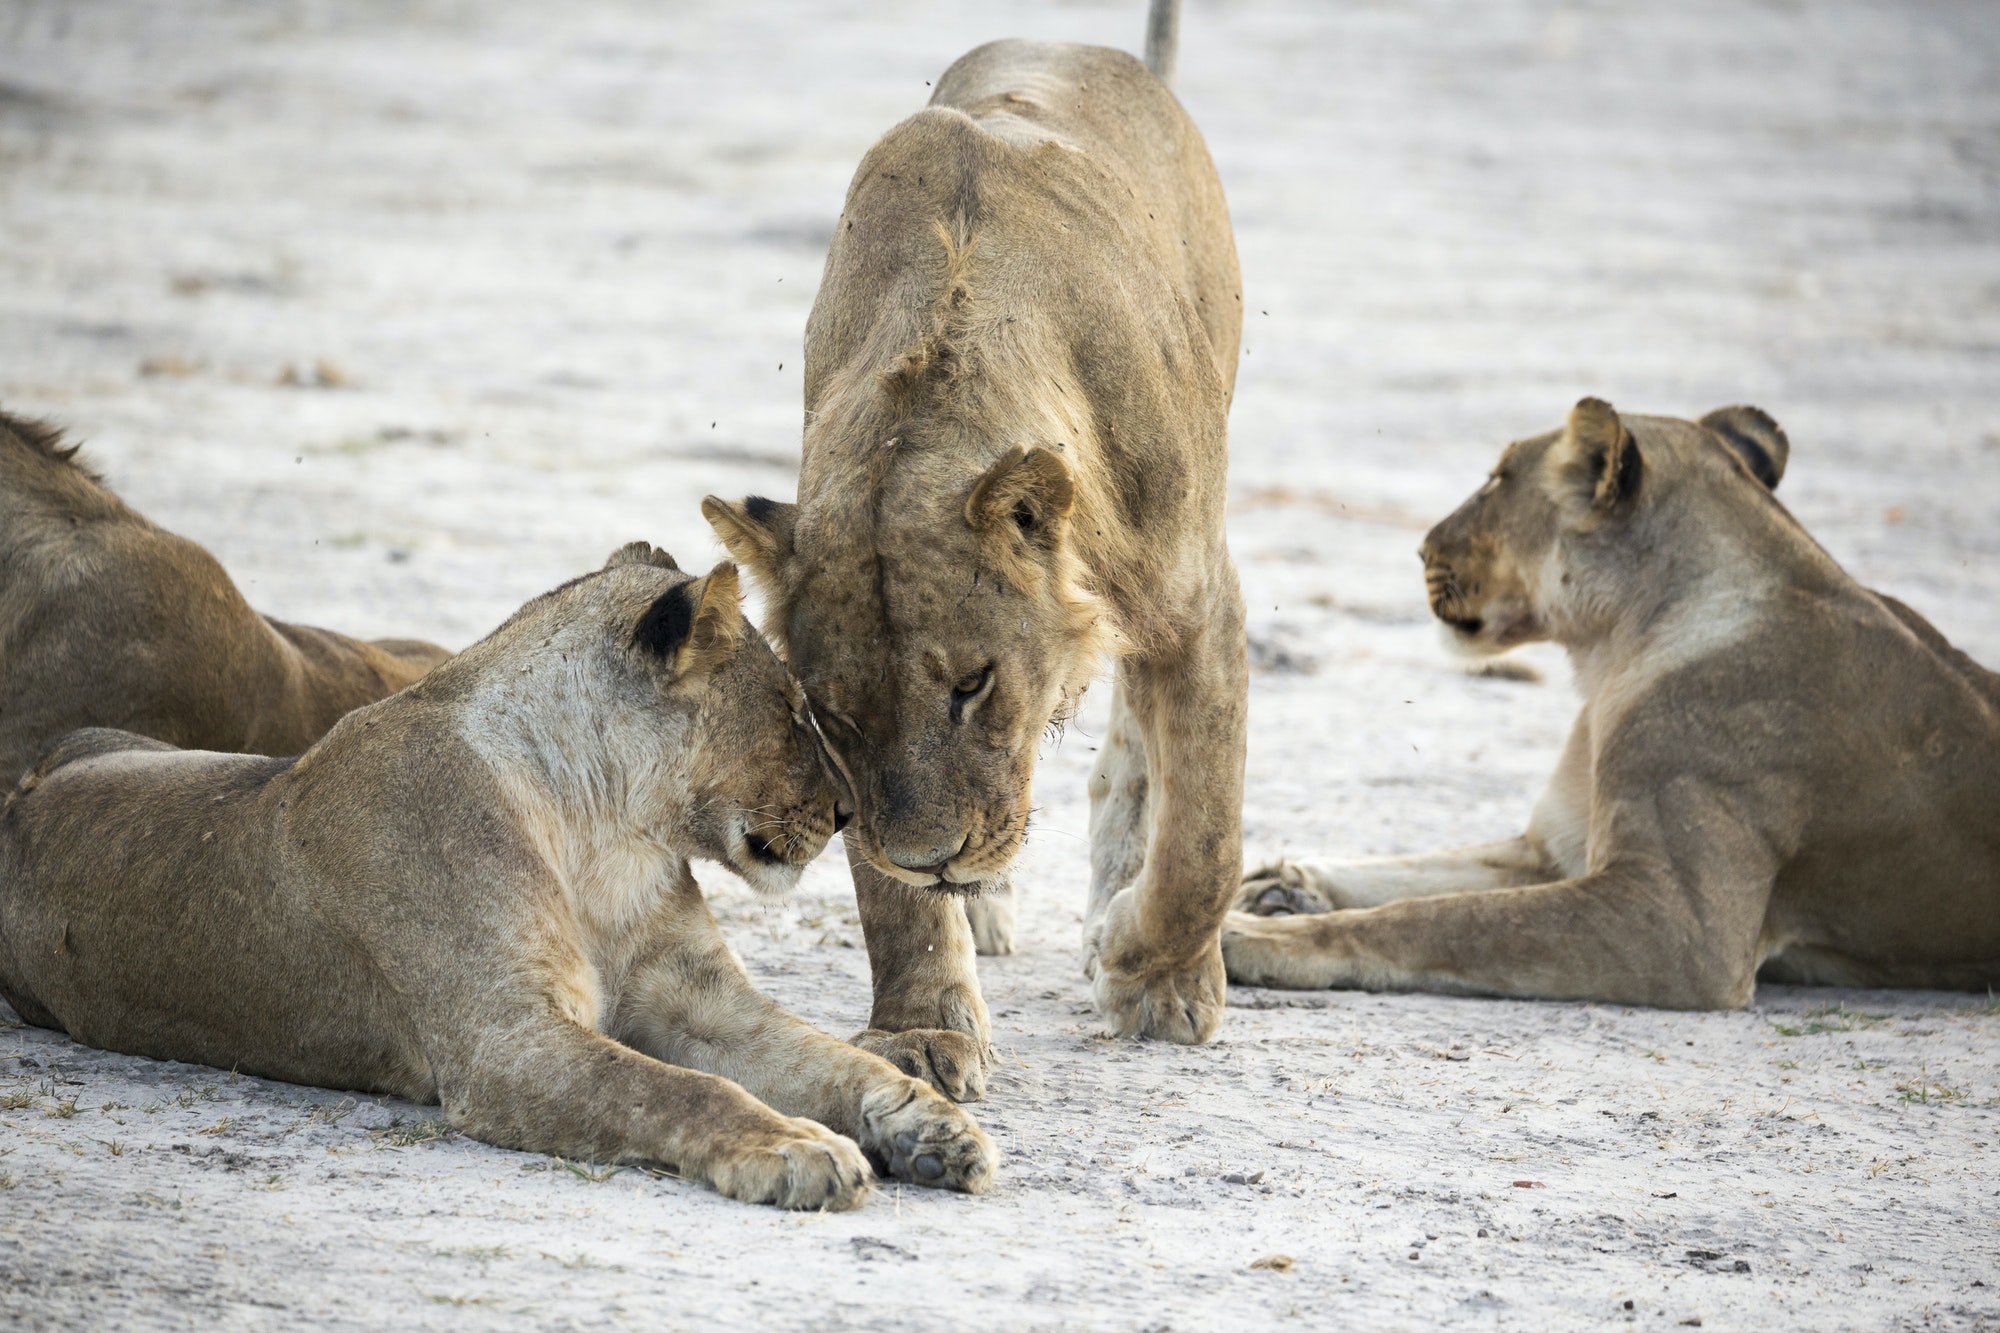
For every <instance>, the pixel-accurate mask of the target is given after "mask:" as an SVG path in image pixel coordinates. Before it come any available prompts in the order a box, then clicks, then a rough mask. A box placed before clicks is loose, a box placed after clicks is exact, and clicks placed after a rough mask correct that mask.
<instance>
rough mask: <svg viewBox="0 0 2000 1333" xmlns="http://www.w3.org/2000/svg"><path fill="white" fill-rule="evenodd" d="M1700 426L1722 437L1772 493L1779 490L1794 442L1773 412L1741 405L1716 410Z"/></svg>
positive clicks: (1745, 404)
mask: <svg viewBox="0 0 2000 1333" xmlns="http://www.w3.org/2000/svg"><path fill="white" fill-rule="evenodd" d="M1698 424H1699V425H1700V426H1701V427H1702V428H1703V429H1705V430H1708V431H1710V432H1712V433H1713V434H1715V435H1718V436H1720V437H1721V438H1722V441H1723V443H1725V444H1727V445H1728V446H1729V447H1730V448H1731V449H1733V450H1734V451H1735V452H1736V454H1737V456H1738V457H1739V458H1741V459H1742V460H1743V462H1744V464H1745V466H1747V467H1748V468H1749V469H1750V471H1751V473H1752V474H1753V475H1754V476H1755V477H1756V478H1757V480H1759V481H1761V482H1763V483H1764V485H1765V486H1766V487H1768V488H1769V489H1771V490H1776V489H1777V488H1778V483H1779V481H1781V480H1782V479H1783V478H1784V475H1785V464H1786V462H1787V461H1789V460H1790V458H1791V453H1792V442H1791V440H1790V439H1788V438H1787V437H1786V435H1785V430H1784V427H1782V426H1780V425H1779V424H1778V423H1777V421H1776V420H1775V419H1774V418H1773V417H1772V416H1771V414H1770V413H1769V412H1766V411H1765V410H1764V409H1763V408H1761V407H1751V406H1750V405H1749V404H1747V403H1739V404H1737V405H1735V406H1733V407H1718V408H1716V409H1715V410H1714V411H1713V412H1710V413H1709V414H1708V415H1706V416H1704V417H1703V418H1702V419H1701V421H1700V422H1699V423H1698Z"/></svg>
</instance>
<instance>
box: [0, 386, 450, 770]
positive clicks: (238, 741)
mask: <svg viewBox="0 0 2000 1333" xmlns="http://www.w3.org/2000/svg"><path fill="white" fill-rule="evenodd" d="M0 588H4V590H5V591H4V592H0V782H4V783H5V784H7V785H12V784H13V782H14V781H15V780H16V779H17V778H19V777H20V776H21V774H22V772H24V771H25V770H26V769H27V767H28V765H29V764H31V763H33V762H34V761H35V759H36V757H37V756H39V755H40V754H42V753H43V752H44V751H45V750H47V749H48V748H49V746H50V745H52V744H54V743H55V740H56V738H57V737H58V736H61V735H62V734H63V733H64V732H67V731H70V730H73V729H75V728H77V727H120V728H123V729H124V730H126V731H136V732H138V733H140V734H141V735H145V736H151V737H153V738H154V739H156V740H163V741H167V742H169V743H171V744H173V745H180V746H185V747H188V748H191V749H202V750H233V751H244V752H248V753H252V754H272V755H277V754H297V753H298V752H299V751H301V750H303V749H305V748H306V747H307V746H308V745H311V744H312V743H313V742H314V741H316V740H318V739H319V738H320V737H321V736H323V735H325V734H326V729H327V728H328V727H330V726H332V725H333V724H334V722H335V721H336V720H338V719H339V718H340V717H341V715H342V714H344V713H346V712H348V711H349V710H350V709H354V708H359V707H360V706H361V705H362V704H367V703H373V702H375V701H376V700H377V699H380V698H383V697H384V696H386V695H389V694H393V693H395V692H396V691H397V690H400V689H402V688H403V687H404V686H405V685H408V684H409V683H410V682H411V681H413V680H416V679H417V678H418V677H420V676H422V675H423V674H424V673H425V672H426V671H429V670H430V669H431V668H432V667H434V666H436V665H437V664H438V663H439V662H442V661H444V660H445V658H447V657H449V656H450V655H451V654H449V653H447V652H446V651H445V650H444V649H442V648H439V647H436V646H434V645H432V644H428V643H418V642H416V641H415V640H411V639H378V640H376V641H375V642H373V643H363V642H361V641H360V640H357V639H350V638H348V637H347V636H346V635H344V634H335V633H332V632H331V631H329V630H323V629H313V628H312V627H311V626H308V625H287V624H285V623H284V622H282V621H277V620H271V619H269V618H268V617H265V616H260V615H258V614H257V613H256V612H255V611H252V610H251V609H250V607H249V606H248V605H247V604H246V603H245V602H244V600H243V597H242V595H241V594H240V593H238V592H237V591H236V585H235V584H233V583H231V582H230V581H229V575H227V574H225V573H224V572H223V571H222V566H221V565H219V564H217V563H216V562H215V558H214V557H213V556H211V555H209V553H208V552H207V551H204V550H203V549H202V548H201V547H199V546H196V545H195V544H194V543H193V542H191V541H188V540H187V539H185V538H182V537H176V536H175V535H174V534H173V533H171V532H166V531H164V530H162V529H160V528H157V527H155V526H153V524H151V523H149V522H147V521H146V520H145V519H144V518H143V517H141V516H140V515H138V514H136V513H134V512H133V511H132V510H130V509H128V508H126V506H125V505H124V504H123V503H121V502H120V501H119V499H118V497H117V496H115V495H113V494H112V493H111V492H110V491H109V490H107V489H106V488H105V486H104V483H103V482H102V481H101V480H99V479H98V478H97V477H96V476H95V475H93V474H92V473H91V472H89V471H88V470H86V469H85V468H84V467H83V466H82V465H81V464H80V463H79V462H77V459H76V450H75V448H74V447H67V448H66V447H64V446H63V443H62V437H61V435H60V433H59V432H57V431H56V430H54V429H53V428H51V427H49V426H47V425H44V424H41V423H38V422H33V421H24V420H22V419H21V418H19V417H10V416H7V415H6V414H4V413H0Z"/></svg>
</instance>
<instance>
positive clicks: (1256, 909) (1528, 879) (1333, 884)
mask: <svg viewBox="0 0 2000 1333" xmlns="http://www.w3.org/2000/svg"><path fill="white" fill-rule="evenodd" d="M1555 878H1557V874H1556V870H1555V867H1554V866H1552V865H1550V864H1549V861H1548V858H1547V856H1545V855H1544V854H1543V852H1542V849H1541V848H1540V847H1539V846H1537V845H1536V844H1535V843H1533V842H1531V841H1530V840H1529V839H1527V838H1526V837H1519V838H1509V839H1507V840H1506V841H1504V842H1489V843H1484V844H1481V845H1480V846H1477V847H1458V848H1454V849H1452V850H1450V851H1443V852H1421V853H1418V854H1417V855H1415V856H1373V857H1365V858H1359V859H1355V860H1345V861H1343V860H1338V859H1335V858H1332V857H1298V858H1288V859H1286V860H1283V861H1278V862H1274V863H1273V864H1271V865H1267V866H1262V867H1259V868H1258V869H1256V870H1253V871H1251V872H1250V873H1249V874H1247V875H1245V876H1244V877H1243V887H1242V889H1241V890H1239V891H1238V893H1237V895H1236V908H1237V910H1239V911H1244V912H1253V913H1255V914H1257V915H1258V916H1285V915H1298V916H1304V915H1309V914H1311V913H1314V912H1333V911H1340V910H1342V909H1348V908H1359V907H1380V906H1381V905H1382V904H1383V903H1391V902H1399V901H1401V900H1403V899H1405V898H1434V897H1438V896H1440V895H1442V894H1447V893H1476V892H1479V891H1480V890H1483V889H1512V888H1520V887H1522V886H1524V885H1528V884H1545V883H1547V882H1548V881H1550V880H1553V879H1555Z"/></svg>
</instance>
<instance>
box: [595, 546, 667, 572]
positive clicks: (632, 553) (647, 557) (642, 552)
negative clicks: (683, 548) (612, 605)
mask: <svg viewBox="0 0 2000 1333" xmlns="http://www.w3.org/2000/svg"><path fill="white" fill-rule="evenodd" d="M620 565H652V566H653V567H655V568H656V569H671V570H673V571H674V572H675V573H679V572H680V566H679V565H677V564H675V563H674V558H673V557H672V556H670V555H668V554H667V553H666V552H665V551H662V550H661V549H660V548H659V547H657V546H655V545H653V544H652V543H651V542H626V543H625V544H624V545H623V546H621V547H619V548H618V549H617V550H615V551H613V552H612V553H611V555H610V557H609V558H608V559H607V560H605V562H604V567H605V568H606V569H616V568H617V567H618V566H620Z"/></svg>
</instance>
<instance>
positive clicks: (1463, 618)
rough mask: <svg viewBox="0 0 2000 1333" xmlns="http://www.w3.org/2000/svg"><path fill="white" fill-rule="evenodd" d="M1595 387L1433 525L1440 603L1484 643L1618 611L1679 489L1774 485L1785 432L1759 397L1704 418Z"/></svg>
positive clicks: (1438, 607)
mask: <svg viewBox="0 0 2000 1333" xmlns="http://www.w3.org/2000/svg"><path fill="white" fill-rule="evenodd" d="M1633 421H1634V422H1635V423H1639V424H1640V425H1641V428H1642V429H1644V430H1645V431H1646V432H1647V437H1646V443H1645V446H1644V448H1643V449H1642V448H1641V442H1640V440H1639V437H1638V436H1637V435H1635V434H1634V433H1633V430H1632V428H1631V427H1630V426H1628V425H1627V424H1626V423H1625V422H1624V421H1622V420H1620V418H1619V416H1618V414H1617V413H1616V412H1615V411H1613V410H1612V408H1611V405H1610V404H1608V403H1605V402H1602V401H1600V400H1599V399H1596V398H1585V399H1583V400H1582V401H1581V402H1579V403H1578V404H1577V405H1576V406H1575V408H1573V409H1572V410H1571V412H1570V416H1569V421H1568V423H1567V424H1566V425H1565V426H1564V427H1563V429H1561V430H1558V431H1551V432H1549V433H1548V434H1546V435H1538V436H1536V437H1535V438H1533V439H1530V440H1521V441H1518V442H1517V443H1514V444H1510V445H1508V446H1507V449H1506V452H1505V453H1503V454H1502V455H1501V457H1500V462H1499V464H1498V465H1497V466H1496V467H1495V468H1494V469H1493V471H1492V473H1491V474H1489V475H1488V477H1487V479H1486V483H1485V485H1483V486H1481V487H1480V488H1479V489H1478V490H1477V491H1475V492H1474V493H1473V495H1472V497H1471V498H1470V499H1468V500H1467V501H1466V502H1465V503H1464V504H1462V505H1460V506H1459V507H1458V508H1457V509H1456V510H1455V511H1453V513H1452V514H1451V515H1450V516H1449V517H1448V518H1446V519H1445V520H1444V521H1443V522H1441V523H1439V524H1438V525H1437V526H1436V527H1434V528H1432V529H1431V530H1430V532H1429V534H1427V535H1426V536H1425V538H1424V541H1423V545H1422V547H1420V548H1419V552H1418V553H1419V554H1420V555H1421V556H1422V558H1423V562H1424V583H1425V587H1426V590H1427V592H1428V593H1429V596H1430V605H1431V612H1432V614H1433V615H1435V616H1436V617H1437V618H1438V619H1439V620H1440V621H1441V622H1443V623H1444V625H1445V626H1446V627H1447V628H1448V630H1449V632H1450V634H1451V637H1452V641H1453V643H1454V645H1455V646H1457V647H1459V648H1461V649H1464V650H1466V651H1469V652H1472V653H1475V654H1482V655H1483V654H1490V653H1499V652H1505V651H1506V650H1507V649H1509V648H1512V647H1514V646H1516V645H1517V644H1522V643H1529V642H1532V641H1534V640H1537V639H1549V638H1555V639H1559V640H1564V641H1574V640H1575V639H1576V638H1578V637H1579V635H1587V634H1589V633H1590V632H1591V631H1590V628H1589V627H1590V626H1593V625H1601V624H1603V623H1606V622H1607V621H1608V620H1609V619H1611V618H1615V616H1616V614H1617V612H1618V610H1619V607H1618V605H1617V603H1618V600H1619V596H1620V594H1619V592H1618V589H1619V588H1620V587H1626V586H1629V579H1630V576H1631V575H1633V574H1634V573H1635V572H1637V569H1638V566H1639V565H1640V564H1641V562H1643V561H1644V560H1645V559H1646V552H1645V549H1644V548H1645V546H1646V542H1645V541H1643V540H1642V541H1634V540H1633V539H1632V534H1633V533H1634V532H1635V531H1639V530H1640V529H1641V527H1642V525H1643V523H1644V522H1645V521H1646V519H1645V516H1646V515H1647V514H1648V513H1650V512H1652V511H1653V510H1654V509H1655V508H1656V507H1657V505H1658V504H1659V503H1661V502H1662V501H1663V499H1664V497H1665V496H1667V495H1668V494H1669V493H1678V494H1679V495H1680V497H1681V501H1682V503H1683V504H1685V503H1687V502H1688V499H1689V497H1691V496H1693V495H1694V494H1696V493H1699V492H1703V491H1708V492H1710V493H1711V494H1712V493H1713V488H1714V487H1717V486H1722V487H1736V488H1744V490H1745V493H1757V492H1760V491H1761V492H1768V491H1769V490H1770V489H1771V488H1773V487H1775V486H1776V485H1777V483H1778V478H1779V477H1780V476H1781V475H1782V474H1783V471H1784V464H1785V459H1786V457H1787V453H1788V449H1789V446H1788V445H1787V443H1786V440H1785V435H1784V432H1783V431H1782V430H1780V429H1779V428H1778V425H1777V423H1776V422H1775V421H1772V420H1771V419H1770V417H1768V416H1766V415H1765V414H1764V413H1762V412H1760V411H1758V410H1757V409H1756V408H1754V407H1727V408H1719V409H1717V410H1716V411H1714V412H1711V413H1709V414H1708V415H1707V416H1705V417H1703V418H1702V419H1701V421H1700V422H1698V423H1691V422H1682V421H1672V420H1667V419H1662V418H1656V417H1635V418H1633Z"/></svg>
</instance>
